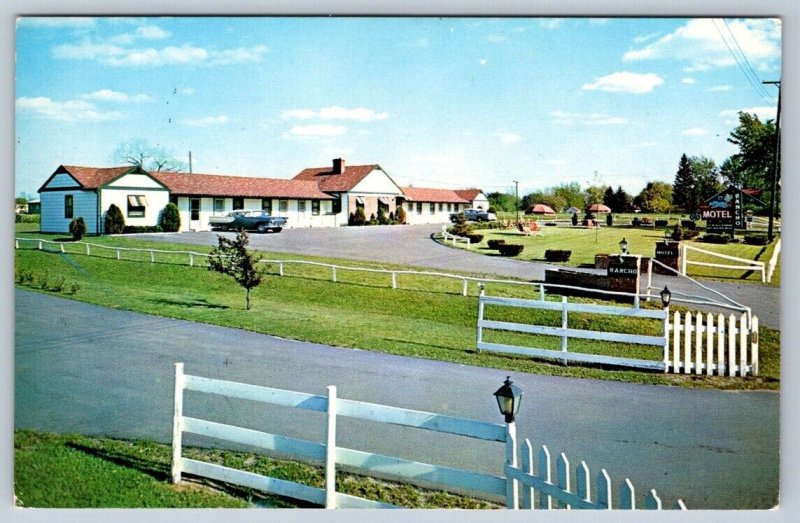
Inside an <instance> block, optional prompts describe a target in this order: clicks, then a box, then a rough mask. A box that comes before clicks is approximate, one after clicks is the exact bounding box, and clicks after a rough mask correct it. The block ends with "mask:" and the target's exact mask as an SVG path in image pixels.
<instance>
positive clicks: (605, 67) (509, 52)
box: [15, 17, 781, 195]
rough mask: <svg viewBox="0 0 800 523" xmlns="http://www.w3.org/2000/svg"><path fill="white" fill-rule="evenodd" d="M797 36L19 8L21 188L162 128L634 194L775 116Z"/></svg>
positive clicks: (604, 24)
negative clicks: (58, 13)
mask: <svg viewBox="0 0 800 523" xmlns="http://www.w3.org/2000/svg"><path fill="white" fill-rule="evenodd" d="M780 32H781V26H780V22H779V21H777V20H775V19H765V18H759V19H714V20H712V19H699V18H695V19H665V18H616V19H615V18H611V19H598V18H594V19H591V18H500V19H491V18H443V19H442V18H190V17H183V18H181V17H178V18H71V19H70V18H61V19H58V18H21V19H19V21H18V23H17V35H16V37H17V38H16V93H15V106H16V129H15V134H16V149H15V157H16V158H15V159H16V167H15V168H16V193H17V194H20V193H22V192H25V193H28V194H31V195H32V194H34V193H35V191H36V189H38V187H39V186H40V185H41V184H42V183H43V182H44V181H45V180H46V179H47V177H48V176H49V175H50V174H51V173H52V172H53V171H54V170H55V169H56V167H58V165H60V164H70V165H90V166H113V165H118V164H119V163H120V162H119V161H117V160H116V159H115V158H114V152H115V151H116V149H117V148H118V147H119V146H120V144H122V143H125V142H129V141H132V140H136V139H145V140H147V141H148V142H150V143H152V144H154V145H158V146H161V147H163V148H165V149H166V150H168V151H170V152H171V153H172V154H173V155H174V156H176V157H179V158H181V159H183V160H184V161H186V160H187V159H188V152H189V151H191V152H192V160H193V167H194V171H195V172H202V173H212V174H213V173H218V174H238V175H251V176H267V177H275V178H290V177H292V176H294V175H295V174H296V173H297V172H299V171H300V170H302V169H303V168H305V167H313V166H322V165H328V164H330V162H331V159H332V158H335V157H344V158H345V159H346V160H347V163H349V164H367V163H368V164H372V163H377V164H379V165H381V166H382V167H383V168H384V169H385V170H386V171H387V172H388V173H389V174H390V175H391V176H392V177H393V178H394V179H395V180H396V181H397V182H398V183H400V184H403V185H405V184H413V185H416V186H438V187H453V188H455V187H463V186H478V187H481V188H483V189H484V190H485V191H487V192H489V191H495V190H513V182H512V180H519V182H520V193H521V194H525V193H527V192H530V191H532V190H536V189H542V188H546V187H550V186H553V185H558V184H561V183H565V182H579V183H581V184H582V185H584V186H585V185H587V184H589V183H602V184H604V185H612V186H613V187H615V188H616V187H617V186H619V185H621V186H622V187H623V188H624V189H625V190H626V191H628V192H630V193H634V194H635V193H638V192H639V191H640V190H641V189H642V188H643V187H644V185H645V183H646V182H648V181H651V180H661V181H668V182H671V181H672V180H673V179H674V176H675V171H676V170H677V166H678V161H679V159H680V156H681V154H684V153H686V154H688V155H705V156H708V157H710V158H712V159H713V160H715V161H716V162H717V163H718V164H719V163H721V162H722V161H723V160H724V159H725V158H727V157H728V156H730V155H731V154H733V153H734V152H736V150H735V148H734V147H733V146H732V145H731V144H729V143H727V141H726V138H727V137H728V136H729V134H730V132H731V130H732V129H733V128H734V127H735V126H736V123H737V117H736V113H737V112H738V111H740V110H746V111H749V112H755V113H756V114H758V115H759V116H760V117H761V118H762V119H765V118H774V116H775V104H776V100H777V89H776V88H775V87H774V86H763V85H761V84H760V82H761V81H762V80H778V79H779V78H780V76H781V70H780V59H781V34H780ZM734 54H736V55H738V57H739V59H738V61H737V59H735V58H734ZM742 57H744V58H742ZM748 75H750V78H748Z"/></svg>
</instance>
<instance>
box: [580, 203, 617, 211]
mask: <svg viewBox="0 0 800 523" xmlns="http://www.w3.org/2000/svg"><path fill="white" fill-rule="evenodd" d="M586 211H587V212H611V209H609V208H608V206H606V205H603V204H602V203H593V204H591V205H590V206H589V207H587V208H586Z"/></svg>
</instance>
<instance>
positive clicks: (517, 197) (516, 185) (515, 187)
mask: <svg viewBox="0 0 800 523" xmlns="http://www.w3.org/2000/svg"><path fill="white" fill-rule="evenodd" d="M513 181H514V195H515V198H516V202H517V204H516V205H515V207H516V208H517V222H519V182H518V181H517V180H513Z"/></svg>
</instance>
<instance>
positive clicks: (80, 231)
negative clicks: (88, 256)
mask: <svg viewBox="0 0 800 523" xmlns="http://www.w3.org/2000/svg"><path fill="white" fill-rule="evenodd" d="M69 233H70V234H71V235H72V239H73V241H79V240H80V239H81V238H83V237H84V236H85V235H86V222H85V221H83V218H82V217H80V216H78V217H77V218H73V219H72V221H71V222H69Z"/></svg>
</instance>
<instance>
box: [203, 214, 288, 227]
mask: <svg viewBox="0 0 800 523" xmlns="http://www.w3.org/2000/svg"><path fill="white" fill-rule="evenodd" d="M286 220H287V218H285V217H283V216H270V215H269V214H267V213H266V212H264V211H233V212H230V213H228V214H227V215H225V216H212V217H211V218H209V219H208V223H209V225H211V228H212V229H222V230H224V231H238V230H239V229H244V230H246V231H258V232H281V230H282V229H283V227H284V225H286Z"/></svg>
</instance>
